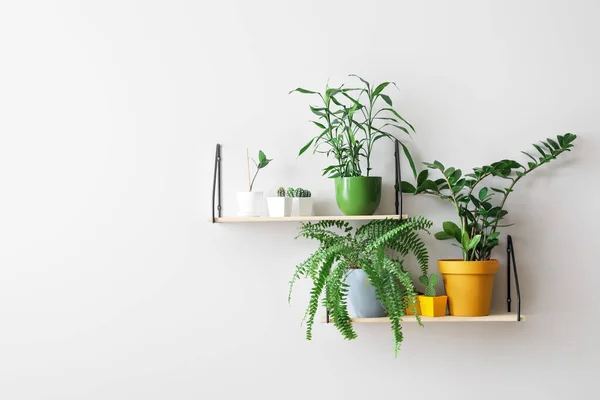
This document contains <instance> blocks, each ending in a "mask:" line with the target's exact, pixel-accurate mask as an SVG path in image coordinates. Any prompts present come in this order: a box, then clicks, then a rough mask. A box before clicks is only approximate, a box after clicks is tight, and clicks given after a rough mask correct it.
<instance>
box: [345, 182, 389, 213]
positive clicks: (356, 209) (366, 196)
mask: <svg viewBox="0 0 600 400" xmlns="http://www.w3.org/2000/svg"><path fill="white" fill-rule="evenodd" d="M335 199H336V201H337V205H338V207H339V208H340V210H341V211H342V212H343V213H344V215H373V214H375V211H377V207H379V202H380V201H381V177H380V176H357V177H353V178H335Z"/></svg>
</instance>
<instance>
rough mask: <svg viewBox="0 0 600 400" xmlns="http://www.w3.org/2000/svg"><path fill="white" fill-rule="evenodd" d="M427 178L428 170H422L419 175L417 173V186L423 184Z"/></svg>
mask: <svg viewBox="0 0 600 400" xmlns="http://www.w3.org/2000/svg"><path fill="white" fill-rule="evenodd" d="M427 176H429V171H428V170H426V169H424V170H423V171H421V173H419V176H418V177H417V186H421V185H422V184H423V182H425V181H426V180H427Z"/></svg>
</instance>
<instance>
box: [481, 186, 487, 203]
mask: <svg viewBox="0 0 600 400" xmlns="http://www.w3.org/2000/svg"><path fill="white" fill-rule="evenodd" d="M487 194H488V188H486V187H484V188H481V190H480V191H479V200H481V201H483V199H485V198H486V196H487Z"/></svg>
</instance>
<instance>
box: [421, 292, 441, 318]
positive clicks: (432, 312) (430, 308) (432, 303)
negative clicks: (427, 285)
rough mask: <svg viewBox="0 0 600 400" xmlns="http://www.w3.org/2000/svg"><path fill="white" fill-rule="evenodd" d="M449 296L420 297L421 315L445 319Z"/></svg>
mask: <svg viewBox="0 0 600 400" xmlns="http://www.w3.org/2000/svg"><path fill="white" fill-rule="evenodd" d="M447 303H448V296H435V297H429V296H419V304H420V305H421V315H422V316H424V317H443V316H445V315H446V305H447Z"/></svg>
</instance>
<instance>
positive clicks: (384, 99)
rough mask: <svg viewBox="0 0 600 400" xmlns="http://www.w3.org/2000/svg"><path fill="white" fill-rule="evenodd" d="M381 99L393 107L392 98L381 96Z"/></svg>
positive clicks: (385, 95)
mask: <svg viewBox="0 0 600 400" xmlns="http://www.w3.org/2000/svg"><path fill="white" fill-rule="evenodd" d="M380 96H381V98H382V99H383V101H385V102H386V103H388V105H389V106H390V107H391V106H392V99H390V96H388V95H387V94H383V93H381V94H380Z"/></svg>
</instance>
